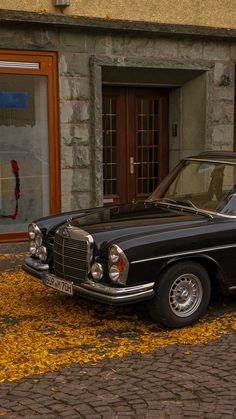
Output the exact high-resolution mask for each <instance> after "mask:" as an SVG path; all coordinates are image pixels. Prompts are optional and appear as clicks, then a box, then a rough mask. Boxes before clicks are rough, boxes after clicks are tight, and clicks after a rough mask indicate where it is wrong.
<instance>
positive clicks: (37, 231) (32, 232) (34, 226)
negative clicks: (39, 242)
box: [28, 223, 42, 240]
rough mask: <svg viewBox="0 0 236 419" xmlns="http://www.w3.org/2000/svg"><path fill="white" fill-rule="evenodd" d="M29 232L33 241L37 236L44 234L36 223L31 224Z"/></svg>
mask: <svg viewBox="0 0 236 419" xmlns="http://www.w3.org/2000/svg"><path fill="white" fill-rule="evenodd" d="M28 232H29V237H30V239H31V240H33V239H35V237H36V235H37V234H38V235H41V234H42V233H41V230H40V228H39V227H38V226H37V224H35V223H31V224H29V227H28Z"/></svg>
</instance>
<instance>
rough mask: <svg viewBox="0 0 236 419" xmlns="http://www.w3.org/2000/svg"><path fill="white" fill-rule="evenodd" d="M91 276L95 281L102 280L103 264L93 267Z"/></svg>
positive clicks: (95, 264)
mask: <svg viewBox="0 0 236 419" xmlns="http://www.w3.org/2000/svg"><path fill="white" fill-rule="evenodd" d="M91 275H92V277H93V278H94V279H97V280H100V279H102V277H103V267H102V265H101V263H97V262H95V263H94V264H93V265H92V267H91Z"/></svg>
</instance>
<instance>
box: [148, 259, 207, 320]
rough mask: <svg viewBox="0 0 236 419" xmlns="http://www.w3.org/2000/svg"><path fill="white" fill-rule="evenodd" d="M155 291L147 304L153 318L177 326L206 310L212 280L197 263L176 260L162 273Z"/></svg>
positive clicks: (197, 317) (195, 318)
mask: <svg viewBox="0 0 236 419" xmlns="http://www.w3.org/2000/svg"><path fill="white" fill-rule="evenodd" d="M155 291H156V295H155V297H154V298H153V299H152V300H151V301H150V302H149V306H148V308H149V313H150V315H151V317H152V319H153V320H154V321H155V322H158V323H161V324H163V325H164V326H166V327H169V328H179V327H184V326H188V325H190V324H192V323H194V322H196V321H197V320H198V319H199V317H201V316H202V314H203V313H204V312H205V310H206V308H207V306H208V303H209V300H210V296H211V282H210V279H209V276H208V273H207V272H206V270H205V269H204V268H203V267H202V266H201V265H200V264H199V263H196V262H192V261H186V262H178V263H176V264H174V265H172V266H171V267H169V268H168V269H167V270H166V271H165V272H164V273H163V274H162V276H161V277H160V279H159V280H158V281H157V283H156V290H155Z"/></svg>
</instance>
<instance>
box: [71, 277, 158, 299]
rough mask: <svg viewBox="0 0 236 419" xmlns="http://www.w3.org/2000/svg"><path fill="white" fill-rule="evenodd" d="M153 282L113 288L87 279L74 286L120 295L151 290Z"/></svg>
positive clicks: (100, 292)
mask: <svg viewBox="0 0 236 419" xmlns="http://www.w3.org/2000/svg"><path fill="white" fill-rule="evenodd" d="M154 285H155V282H149V283H148V284H142V285H136V286H133V287H123V288H115V287H110V286H108V285H103V284H100V283H98V282H95V281H92V280H90V279H89V280H87V281H86V282H83V283H81V284H80V285H74V286H75V288H77V287H78V288H85V289H88V290H91V291H96V292H97V293H99V294H106V295H111V296H122V295H130V294H134V293H135V294H136V293H142V292H145V291H148V290H152V289H153V287H154Z"/></svg>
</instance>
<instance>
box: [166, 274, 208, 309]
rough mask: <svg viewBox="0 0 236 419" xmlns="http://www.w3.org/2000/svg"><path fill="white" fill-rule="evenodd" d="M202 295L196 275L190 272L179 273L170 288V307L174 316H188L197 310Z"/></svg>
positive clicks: (200, 284)
mask: <svg viewBox="0 0 236 419" xmlns="http://www.w3.org/2000/svg"><path fill="white" fill-rule="evenodd" d="M202 296H203V289H202V283H201V281H200V279H199V278H198V277H197V276H196V275H194V274H192V273H186V274H184V275H180V276H179V277H178V278H176V280H175V281H174V283H173V285H172V287H171V289H170V293H169V304H170V308H171V310H172V312H173V313H174V314H175V315H176V316H179V317H188V316H190V315H191V314H193V313H194V312H195V311H196V310H197V308H198V307H199V305H200V303H201V301H202Z"/></svg>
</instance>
